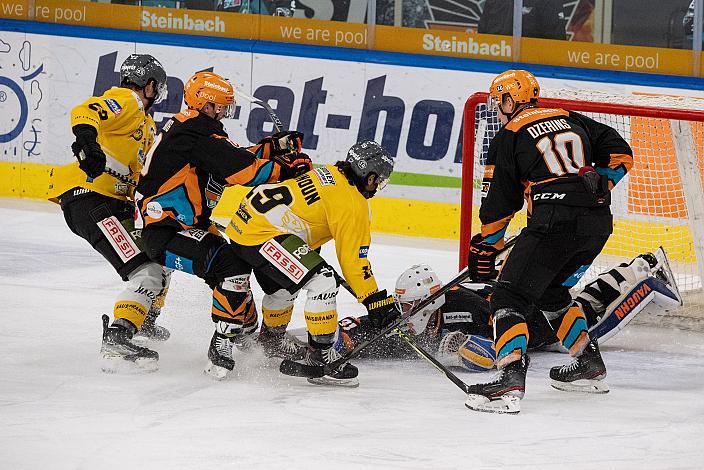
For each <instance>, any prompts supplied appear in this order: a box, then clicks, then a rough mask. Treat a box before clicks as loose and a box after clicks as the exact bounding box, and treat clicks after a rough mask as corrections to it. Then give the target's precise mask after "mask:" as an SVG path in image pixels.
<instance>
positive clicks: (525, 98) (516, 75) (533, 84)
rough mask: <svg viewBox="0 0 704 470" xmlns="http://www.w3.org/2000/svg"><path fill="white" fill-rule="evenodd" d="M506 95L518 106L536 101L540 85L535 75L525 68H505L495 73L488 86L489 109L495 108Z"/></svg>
mask: <svg viewBox="0 0 704 470" xmlns="http://www.w3.org/2000/svg"><path fill="white" fill-rule="evenodd" d="M506 95H510V96H511V98H513V101H514V102H515V103H516V106H517V107H518V106H519V105H521V104H527V103H537V101H538V97H539V96H540V85H539V84H538V80H536V78H535V76H534V75H533V74H532V73H530V72H527V71H525V70H507V71H505V72H504V73H502V74H499V75H497V76H496V77H495V78H494V79H493V80H492V81H491V86H490V87H489V103H488V105H489V109H490V110H493V109H497V108H498V106H499V105H500V104H501V103H502V102H503V99H504V97H505V96H506Z"/></svg>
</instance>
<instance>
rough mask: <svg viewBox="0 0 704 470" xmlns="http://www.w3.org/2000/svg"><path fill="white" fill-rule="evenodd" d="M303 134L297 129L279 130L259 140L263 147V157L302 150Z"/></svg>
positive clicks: (269, 157) (271, 157) (270, 157)
mask: <svg viewBox="0 0 704 470" xmlns="http://www.w3.org/2000/svg"><path fill="white" fill-rule="evenodd" d="M302 139H303V134H301V133H300V132H296V131H284V132H277V133H276V134H274V135H270V136H268V137H264V138H263V139H262V140H260V141H259V145H261V146H262V147H263V148H262V157H263V158H268V159H272V160H273V157H275V156H277V155H286V154H288V153H299V152H300V151H301V140H302Z"/></svg>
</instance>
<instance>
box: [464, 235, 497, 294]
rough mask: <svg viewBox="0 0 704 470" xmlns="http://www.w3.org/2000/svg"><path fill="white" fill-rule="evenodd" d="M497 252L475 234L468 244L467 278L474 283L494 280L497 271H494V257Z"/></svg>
mask: <svg viewBox="0 0 704 470" xmlns="http://www.w3.org/2000/svg"><path fill="white" fill-rule="evenodd" d="M498 254H499V250H497V249H496V248H494V247H493V246H492V245H490V244H488V243H486V241H485V240H484V238H483V237H482V236H481V234H479V233H478V234H476V235H475V236H473V237H472V240H470V242H469V258H468V259H467V269H468V270H469V277H470V278H471V279H472V280H473V281H476V282H483V281H491V280H494V279H496V277H497V276H498V275H499V271H498V270H497V269H496V266H495V265H496V256H497V255H498Z"/></svg>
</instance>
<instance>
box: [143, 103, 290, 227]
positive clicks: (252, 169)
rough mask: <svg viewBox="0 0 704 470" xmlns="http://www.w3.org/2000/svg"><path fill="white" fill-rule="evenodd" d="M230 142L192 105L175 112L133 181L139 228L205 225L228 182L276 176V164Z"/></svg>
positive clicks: (264, 180) (218, 125) (270, 179)
mask: <svg viewBox="0 0 704 470" xmlns="http://www.w3.org/2000/svg"><path fill="white" fill-rule="evenodd" d="M259 150H261V148H260V147H259V146H255V147H251V148H249V149H246V148H242V147H239V146H238V145H237V144H235V143H234V142H232V141H231V140H230V139H229V138H228V136H227V132H225V128H224V127H223V125H222V123H221V122H220V121H217V120H215V119H212V118H210V117H208V116H206V115H205V114H202V113H199V112H198V111H194V110H185V111H182V112H181V113H179V114H177V115H175V116H174V117H173V118H172V119H171V120H170V121H169V122H167V123H166V125H165V126H164V128H163V130H162V132H161V134H159V136H157V138H156V141H155V142H154V145H153V146H152V148H151V150H150V152H149V154H148V155H147V159H146V162H145V164H144V167H143V169H142V176H141V178H140V180H139V185H138V186H137V192H136V195H135V201H136V202H137V204H138V209H139V210H138V214H137V215H138V220H137V224H136V225H137V226H138V228H140V227H141V228H143V227H146V226H148V225H151V224H158V225H171V226H174V227H178V228H183V229H186V228H192V227H198V228H207V227H208V226H209V225H210V214H211V213H212V210H213V208H214V207H215V206H216V205H217V203H218V201H219V200H220V196H221V195H222V193H223V190H224V188H225V187H226V186H234V185H238V184H239V185H243V186H256V185H259V184H263V183H273V182H276V181H278V178H279V174H280V167H279V165H278V164H276V163H274V162H272V161H271V160H268V159H263V158H258V153H257V152H258V151H259Z"/></svg>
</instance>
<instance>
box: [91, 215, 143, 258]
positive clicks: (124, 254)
mask: <svg viewBox="0 0 704 470" xmlns="http://www.w3.org/2000/svg"><path fill="white" fill-rule="evenodd" d="M98 228H100V231H101V232H103V234H104V235H105V237H107V239H108V241H109V242H110V245H112V247H113V249H114V250H115V252H116V253H117V254H118V256H119V257H120V259H121V260H122V262H123V263H126V262H127V261H129V260H130V259H132V258H134V257H135V256H137V254H138V253H139V248H138V247H137V245H136V244H135V243H134V240H132V237H130V234H129V232H127V230H126V229H125V227H123V226H122V224H121V223H120V221H119V220H117V218H116V217H115V216H110V217H107V218H105V219H103V220H101V221H100V222H98Z"/></svg>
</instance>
